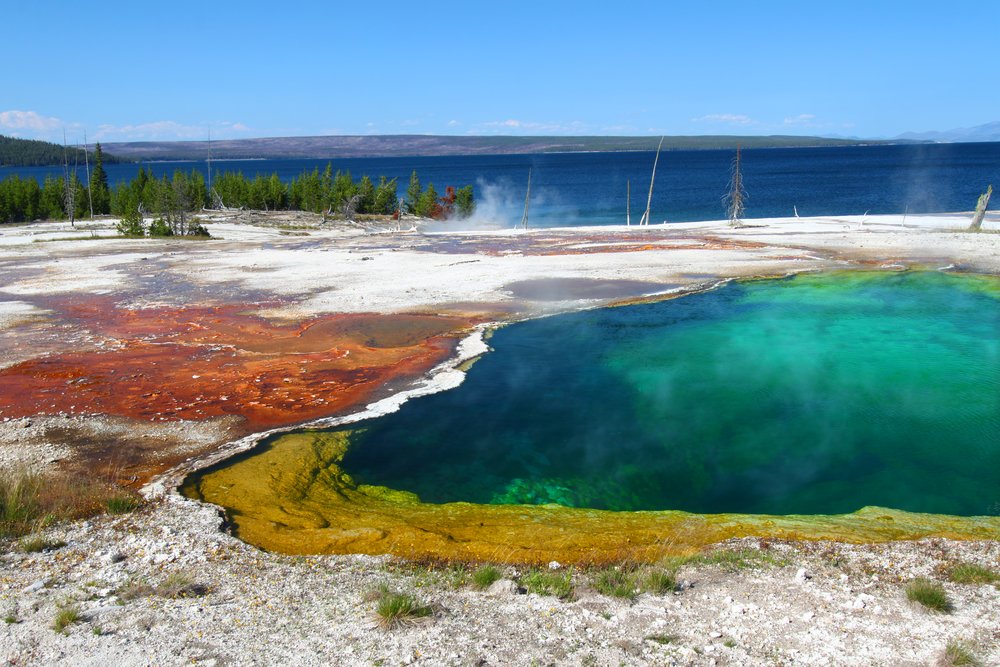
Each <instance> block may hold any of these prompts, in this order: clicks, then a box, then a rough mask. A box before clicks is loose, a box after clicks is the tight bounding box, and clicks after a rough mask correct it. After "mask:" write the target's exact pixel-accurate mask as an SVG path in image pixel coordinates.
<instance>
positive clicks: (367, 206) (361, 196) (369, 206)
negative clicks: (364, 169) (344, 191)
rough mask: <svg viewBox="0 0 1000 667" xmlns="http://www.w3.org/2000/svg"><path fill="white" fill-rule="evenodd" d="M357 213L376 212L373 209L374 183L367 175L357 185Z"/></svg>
mask: <svg viewBox="0 0 1000 667" xmlns="http://www.w3.org/2000/svg"><path fill="white" fill-rule="evenodd" d="M358 213H377V211H376V210H375V184H374V183H372V179H370V178H369V177H368V176H367V175H365V176H362V177H361V184H360V185H358Z"/></svg>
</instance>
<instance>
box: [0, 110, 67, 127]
mask: <svg viewBox="0 0 1000 667" xmlns="http://www.w3.org/2000/svg"><path fill="white" fill-rule="evenodd" d="M64 125H65V123H63V121H61V120H59V119H58V118H53V117H51V116H42V115H41V114H39V113H37V112H35V111H18V110H16V109H13V110H11V111H0V127H2V128H4V129H5V130H29V131H32V132H40V133H41V132H51V131H52V130H57V129H59V128H61V127H63V126H64Z"/></svg>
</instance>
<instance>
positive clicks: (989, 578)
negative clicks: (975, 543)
mask: <svg viewBox="0 0 1000 667" xmlns="http://www.w3.org/2000/svg"><path fill="white" fill-rule="evenodd" d="M948 579H949V580H950V581H953V582H955V583H956V584H995V583H997V582H1000V574H998V573H997V572H995V571H993V570H991V569H989V568H986V567H982V566H980V565H974V564H972V563H956V564H955V565H954V566H953V567H952V568H951V569H950V570H948Z"/></svg>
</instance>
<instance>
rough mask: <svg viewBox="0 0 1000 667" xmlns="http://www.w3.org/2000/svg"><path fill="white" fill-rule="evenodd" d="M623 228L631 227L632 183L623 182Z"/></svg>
mask: <svg viewBox="0 0 1000 667" xmlns="http://www.w3.org/2000/svg"><path fill="white" fill-rule="evenodd" d="M625 226H626V227H631V226H632V181H625Z"/></svg>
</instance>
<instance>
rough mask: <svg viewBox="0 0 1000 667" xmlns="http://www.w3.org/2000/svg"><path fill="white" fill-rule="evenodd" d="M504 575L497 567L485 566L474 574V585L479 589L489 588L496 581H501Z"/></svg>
mask: <svg viewBox="0 0 1000 667" xmlns="http://www.w3.org/2000/svg"><path fill="white" fill-rule="evenodd" d="M502 576H503V575H502V574H501V572H500V568H498V567H497V566H496V565H483V566H481V567H480V568H479V569H477V570H476V571H475V572H473V573H472V585H473V586H475V587H476V588H478V589H480V590H481V589H483V588H489V587H490V585H492V584H493V582H495V581H499V580H500V579H501V577H502Z"/></svg>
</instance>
